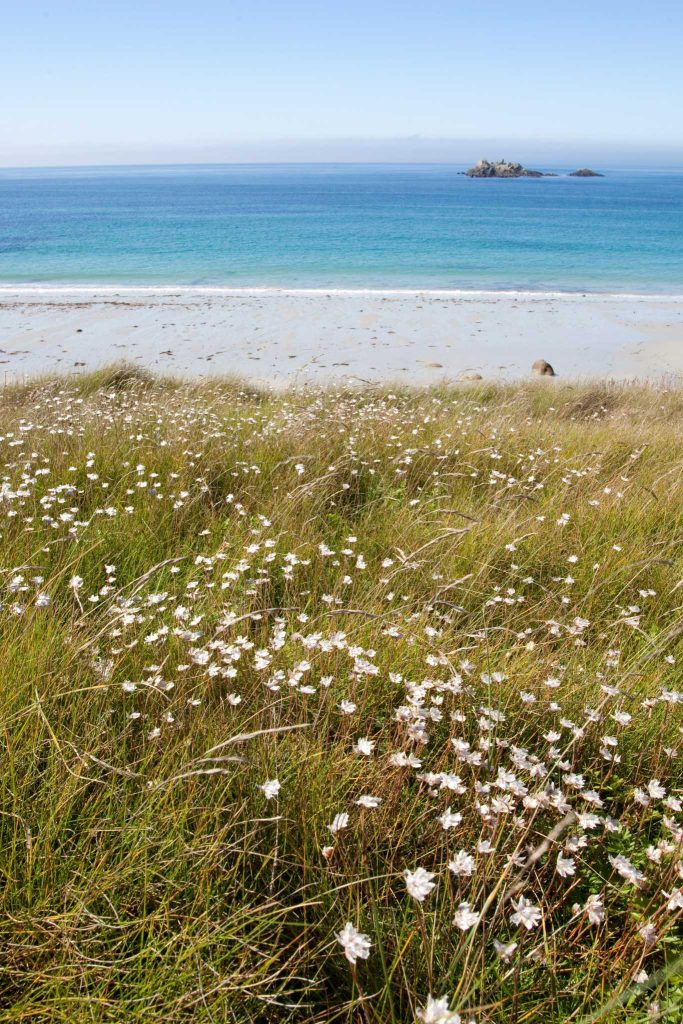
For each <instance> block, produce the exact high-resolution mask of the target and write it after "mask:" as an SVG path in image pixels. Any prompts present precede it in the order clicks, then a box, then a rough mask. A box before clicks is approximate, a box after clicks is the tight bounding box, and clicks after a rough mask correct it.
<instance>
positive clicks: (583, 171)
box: [569, 167, 605, 178]
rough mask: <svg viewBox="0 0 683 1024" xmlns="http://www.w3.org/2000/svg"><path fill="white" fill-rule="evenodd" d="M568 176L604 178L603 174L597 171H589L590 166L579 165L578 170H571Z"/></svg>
mask: <svg viewBox="0 0 683 1024" xmlns="http://www.w3.org/2000/svg"><path fill="white" fill-rule="evenodd" d="M569 177H570V178H604V177H605V175H604V174H599V173H598V171H591V169H590V167H579V169H578V171H572V172H571V174H570V175H569Z"/></svg>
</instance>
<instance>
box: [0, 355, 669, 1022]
mask: <svg viewBox="0 0 683 1024" xmlns="http://www.w3.org/2000/svg"><path fill="white" fill-rule="evenodd" d="M682 437H683V393H682V392H681V391H680V390H676V389H674V388H667V387H666V386H665V385H661V386H657V387H656V386H651V387H645V386H623V385H621V386H620V385H616V384H614V385H609V384H588V383H587V384H571V383H566V382H565V383H562V382H559V381H546V382H538V383H533V384H528V385H526V384H524V385H521V384H520V385H497V384H486V383H482V384H473V385H456V386H454V385H446V384H444V385H443V386H439V387H432V388H430V389H427V390H410V389H406V388H404V387H402V386H401V387H398V386H397V387H396V388H394V389H392V388H391V387H389V386H382V387H372V386H368V387H363V388H352V387H349V388H339V387H335V388H332V387H331V388H329V389H328V390H314V389H300V390H287V391H272V392H271V391H268V390H267V389H263V390H262V389H258V388H253V387H250V386H248V385H246V384H244V383H241V382H239V381H231V380H223V379H215V380H210V381H205V382H188V381H178V380H171V379H158V378H153V377H151V376H150V377H148V376H147V375H146V374H144V373H142V372H140V371H139V370H133V369H130V368H127V367H115V368H112V369H108V370H104V371H101V372H99V373H96V374H91V375H86V376H78V377H73V378H56V379H44V380H39V381H28V382H26V383H24V384H21V385H19V384H16V385H13V386H8V387H5V388H4V390H3V392H2V403H1V406H0V444H1V450H2V455H1V459H2V482H1V483H0V534H1V537H0V550H1V552H2V557H1V561H0V569H1V576H0V589H1V595H2V597H1V600H2V606H1V608H0V616H1V639H0V714H1V717H2V748H1V758H2V761H1V771H0V786H1V793H2V796H1V800H0V870H1V884H2V895H1V899H2V914H1V915H0V945H1V954H2V955H1V957H0V1021H2V1022H15V1021H16V1022H20V1021H21V1022H24V1021H25V1022H31V1024H42V1022H45V1024H47V1022H50V1024H53V1022H59V1024H62V1022H63V1024H103V1022H117V1024H134V1022H138V1021H139V1022H143V1021H145V1022H147V1021H165V1022H169V1024H170V1022H184V1021H193V1022H194V1021H196V1022H201V1024H218V1022H234V1024H248V1022H254V1024H257V1022H270V1021H277V1022H280V1021H282V1022H308V1021H310V1022H328V1021H329V1022H332V1021H335V1022H354V1024H356V1022H358V1024H385V1022H389V1024H404V1022H411V1021H419V1022H422V1024H438V1022H441V1024H447V1022H449V1024H457V1022H458V1021H462V1024H468V1022H470V1021H473V1022H475V1024H489V1022H491V1024H493V1022H495V1024H522V1022H536V1021H538V1022H543V1024H556V1022H564V1021H573V1022H577V1024H581V1022H583V1024H586V1022H589V1021H590V1022H592V1021H598V1020H600V1021H609V1022H621V1021H629V1022H635V1021H642V1022H645V1021H652V1020H657V1021H666V1022H669V1024H673V1022H676V1021H680V1020H681V1018H682V1016H683V959H682V955H683V942H682V938H681V917H682V916H683V860H682V857H683V815H682V813H681V809H682V807H681V800H682V799H683V794H682V793H681V783H682V778H683V770H682V767H681V766H682V764H683V754H682V748H683V738H682V727H683V714H682V712H683V685H681V665H682V664H683V644H682V643H681V637H682V636H683V460H682V458H681V438H682Z"/></svg>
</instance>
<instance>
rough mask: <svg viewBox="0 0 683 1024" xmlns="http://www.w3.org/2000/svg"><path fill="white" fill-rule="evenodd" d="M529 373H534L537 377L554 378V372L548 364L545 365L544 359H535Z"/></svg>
mask: <svg viewBox="0 0 683 1024" xmlns="http://www.w3.org/2000/svg"><path fill="white" fill-rule="evenodd" d="M531 372H532V373H535V374H536V376H537V377H555V376H556V374H555V371H554V370H553V368H552V366H551V365H550V363H546V361H545V359H537V360H536V362H535V363H534V364H533V365H532V367H531Z"/></svg>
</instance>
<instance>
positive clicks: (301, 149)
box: [0, 0, 683, 166]
mask: <svg viewBox="0 0 683 1024" xmlns="http://www.w3.org/2000/svg"><path fill="white" fill-rule="evenodd" d="M0 25H1V33H2V60H0V95H1V96H2V97H3V102H2V104H0V166H32V165H36V166H40V165H65V164H93V163H95V164H96V163H164V162H213V161H218V162H220V161H247V162H249V161H252V160H276V161H277V160H299V159H301V160H351V161H353V160H377V161H383V160H416V161H420V160H424V161H426V162H431V161H435V162H436V161H438V162H451V161H452V162H469V161H470V160H471V161H474V160H475V159H478V158H479V157H481V156H488V157H491V158H495V157H499V156H505V157H507V158H509V159H512V158H516V159H522V160H527V161H528V160H536V161H538V160H546V161H551V160H553V159H554V160H555V161H556V162H559V163H562V162H565V161H568V162H575V161H578V162H582V160H581V158H582V157H584V156H585V157H586V158H587V157H589V156H590V157H597V158H600V159H601V162H603V163H609V162H610V161H611V162H617V163H618V162H626V163H636V164H637V163H640V164H643V165H647V164H648V163H650V164H657V165H666V164H672V163H678V164H679V165H680V164H683V102H682V101H683V59H681V43H682V42H683V3H681V2H673V0H650V2H649V3H643V2H642V0H568V2H560V0H542V2H537V0H486V2H482V0H362V2H361V0H195V2H194V3H192V2H191V0H154V2H152V0H117V2H115V3H114V2H111V0H0Z"/></svg>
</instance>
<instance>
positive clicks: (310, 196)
mask: <svg viewBox="0 0 683 1024" xmlns="http://www.w3.org/2000/svg"><path fill="white" fill-rule="evenodd" d="M545 169H546V170H550V169H553V170H557V171H558V172H559V173H560V177H557V178H540V179H524V178H522V179H514V180H472V179H470V178H467V177H464V176H462V175H460V174H458V171H462V170H464V168H463V167H449V166H444V165H438V166H428V165H415V166H413V165H395V164H394V165H377V164H375V165H348V164H345V165H321V164H315V165H226V166H218V165H212V166H182V167H181V166H178V167H137V168H133V167H131V168H120V167H117V168H113V167H112V168H106V167H102V168H69V169H56V170H52V169H41V170H3V171H0V283H5V284H9V283H14V284H31V283H36V284H50V285H57V284H81V285H86V284H96V285H97V284H99V285H102V284H129V285H149V286H152V285H169V284H170V285H174V286H175V285H185V286H198V285H199V286H214V285H218V286H227V287H261V286H263V287H296V288H340V289H343V288H453V289H484V290H489V289H491V290H493V289H505V290H527V289H532V290H541V291H594V292H627V293H628V292H631V293H633V292H636V293H675V294H683V173H672V172H664V171H661V172H658V171H625V170H619V169H607V170H606V177H604V178H590V179H581V178H570V177H567V176H566V171H567V170H570V169H571V168H545Z"/></svg>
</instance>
